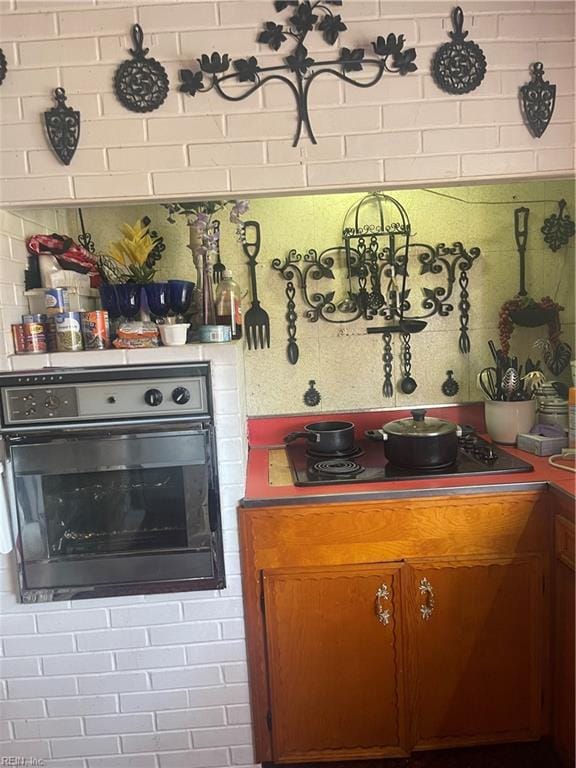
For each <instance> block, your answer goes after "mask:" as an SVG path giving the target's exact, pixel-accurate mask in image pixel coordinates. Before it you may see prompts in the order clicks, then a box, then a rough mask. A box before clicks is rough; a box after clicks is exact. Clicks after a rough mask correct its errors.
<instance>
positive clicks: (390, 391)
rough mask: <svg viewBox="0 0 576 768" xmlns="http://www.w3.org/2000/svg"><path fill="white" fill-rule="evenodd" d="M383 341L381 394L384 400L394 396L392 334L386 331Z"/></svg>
mask: <svg viewBox="0 0 576 768" xmlns="http://www.w3.org/2000/svg"><path fill="white" fill-rule="evenodd" d="M382 339H383V341H384V351H383V354H382V362H383V363H384V383H383V384H382V394H383V396H384V397H386V398H390V397H393V396H394V385H393V384H392V360H393V357H392V334H391V333H389V332H388V331H386V332H385V333H383V334H382Z"/></svg>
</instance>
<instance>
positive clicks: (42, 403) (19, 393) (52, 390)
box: [2, 386, 78, 424]
mask: <svg viewBox="0 0 576 768" xmlns="http://www.w3.org/2000/svg"><path fill="white" fill-rule="evenodd" d="M2 394H3V398H2V399H3V401H4V402H3V405H4V412H5V418H6V421H7V423H11V424H14V423H21V422H30V421H46V420H50V419H70V418H71V419H73V418H75V417H77V416H78V402H77V399H76V389H75V388H74V387H66V386H55V387H14V388H10V389H6V390H4V392H3V393H2Z"/></svg>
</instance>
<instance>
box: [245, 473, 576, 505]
mask: <svg viewBox="0 0 576 768" xmlns="http://www.w3.org/2000/svg"><path fill="white" fill-rule="evenodd" d="M548 488H551V489H552V490H553V491H555V492H557V493H563V494H565V495H566V497H567V498H568V499H572V500H573V499H574V496H573V495H572V494H571V493H570V492H569V491H567V490H566V489H564V488H562V487H561V486H559V485H556V483H551V482H549V481H547V480H533V481H532V482H523V483H500V484H498V483H493V484H490V485H466V486H460V487H458V486H452V487H450V488H419V489H417V488H404V489H401V490H396V491H381V490H378V491H363V492H361V493H354V492H352V493H326V494H314V495H311V496H298V497H294V496H274V497H269V498H264V499H246V498H243V499H241V500H240V502H239V507H240V508H241V509H253V508H255V507H297V506H302V505H305V504H310V503H316V504H347V503H348V502H354V501H388V500H391V499H414V498H427V497H433V496H468V495H470V496H474V495H478V496H479V495H481V494H483V493H517V492H518V491H542V490H547V489H548Z"/></svg>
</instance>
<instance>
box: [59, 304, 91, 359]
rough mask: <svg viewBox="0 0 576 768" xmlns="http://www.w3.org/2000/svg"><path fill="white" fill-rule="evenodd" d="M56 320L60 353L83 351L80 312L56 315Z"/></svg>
mask: <svg viewBox="0 0 576 768" xmlns="http://www.w3.org/2000/svg"><path fill="white" fill-rule="evenodd" d="M54 319H55V322H56V347H57V349H58V352H78V351H79V350H81V349H83V348H84V345H83V344H82V332H81V330H80V312H62V313H60V314H58V315H54Z"/></svg>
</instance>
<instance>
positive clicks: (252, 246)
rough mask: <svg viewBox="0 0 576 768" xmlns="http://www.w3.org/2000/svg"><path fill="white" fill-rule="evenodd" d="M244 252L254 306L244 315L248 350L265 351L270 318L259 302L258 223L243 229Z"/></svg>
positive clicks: (250, 222) (268, 343)
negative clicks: (251, 237) (257, 276)
mask: <svg viewBox="0 0 576 768" xmlns="http://www.w3.org/2000/svg"><path fill="white" fill-rule="evenodd" d="M250 231H251V232H252V234H253V236H254V239H253V241H252V242H248V240H247V233H248V232H250ZM242 250H243V251H244V255H245V256H246V258H247V259H248V271H249V273H250V285H251V287H252V305H251V306H250V308H249V309H248V311H247V312H246V314H245V315H244V328H245V330H246V339H247V341H248V349H252V348H254V349H258V348H259V347H260V349H264V346H267V347H269V346H270V318H269V316H268V313H267V312H266V310H265V309H263V308H262V307H261V306H260V302H259V301H258V285H257V281H256V258H257V256H258V254H259V253H260V224H259V223H258V222H257V221H245V222H244V226H243V227H242Z"/></svg>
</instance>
